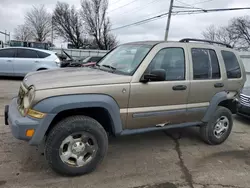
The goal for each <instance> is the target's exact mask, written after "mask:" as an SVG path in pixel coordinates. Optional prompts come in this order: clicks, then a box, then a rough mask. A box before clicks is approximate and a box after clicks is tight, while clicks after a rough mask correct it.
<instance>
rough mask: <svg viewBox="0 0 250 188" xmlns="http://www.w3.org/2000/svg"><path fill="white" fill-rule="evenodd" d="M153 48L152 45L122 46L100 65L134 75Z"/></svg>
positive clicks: (107, 56) (108, 55)
mask: <svg viewBox="0 0 250 188" xmlns="http://www.w3.org/2000/svg"><path fill="white" fill-rule="evenodd" d="M151 48H152V45H145V44H140V45H139V44H137V45H135V44H131V45H121V46H119V47H117V48H115V49H114V50H113V51H111V52H110V53H109V54H107V55H106V57H104V58H103V59H102V60H101V61H100V62H99V63H98V65H99V66H101V67H102V66H103V67H110V68H111V67H112V69H113V70H115V71H119V72H121V73H124V74H127V75H132V74H133V73H134V71H135V70H136V69H137V67H138V66H139V64H140V63H141V61H142V60H143V59H144V57H145V56H146V55H147V54H148V52H149V51H150V49H151Z"/></svg>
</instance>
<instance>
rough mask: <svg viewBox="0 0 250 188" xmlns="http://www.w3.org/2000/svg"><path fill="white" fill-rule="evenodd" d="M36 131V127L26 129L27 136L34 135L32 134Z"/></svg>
mask: <svg viewBox="0 0 250 188" xmlns="http://www.w3.org/2000/svg"><path fill="white" fill-rule="evenodd" d="M34 133H35V130H34V129H28V130H27V131H26V136H27V137H32V136H33V135H34Z"/></svg>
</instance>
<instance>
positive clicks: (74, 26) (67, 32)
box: [53, 2, 84, 48]
mask: <svg viewBox="0 0 250 188" xmlns="http://www.w3.org/2000/svg"><path fill="white" fill-rule="evenodd" d="M53 28H54V29H55V30H56V33H57V35H58V36H60V37H62V38H64V39H65V40H66V41H67V42H70V43H72V44H73V45H74V46H75V47H76V48H80V47H83V45H84V39H83V34H84V29H83V24H82V21H81V19H80V17H79V14H78V11H77V10H76V9H75V7H74V6H72V7H71V8H70V6H69V4H67V3H63V2H57V5H56V8H55V10H54V13H53Z"/></svg>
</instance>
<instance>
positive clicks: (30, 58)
mask: <svg viewBox="0 0 250 188" xmlns="http://www.w3.org/2000/svg"><path fill="white" fill-rule="evenodd" d="M60 65H61V63H60V60H59V58H58V57H57V55H56V53H55V52H52V51H48V50H40V49H35V48H26V47H10V48H3V49H0V75H1V76H25V75H26V74H27V73H29V72H34V71H40V70H47V69H56V68H60Z"/></svg>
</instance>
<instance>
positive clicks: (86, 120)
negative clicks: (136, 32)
mask: <svg viewBox="0 0 250 188" xmlns="http://www.w3.org/2000/svg"><path fill="white" fill-rule="evenodd" d="M245 80H246V76H245V69H244V66H243V63H242V61H241V59H240V58H239V55H238V54H237V52H236V51H235V50H233V49H232V48H231V47H230V46H229V45H226V44H222V43H217V42H213V41H205V40H200V39H182V40H181V41H179V42H166V41H162V42H154V41H147V42H133V43H127V44H123V45H120V46H118V47H116V48H115V49H113V50H111V51H110V52H109V53H108V54H106V56H105V57H104V58H103V59H102V60H101V61H100V62H99V63H98V64H97V65H96V66H94V67H91V68H66V69H57V70H46V71H41V72H36V73H29V74H27V75H26V77H25V78H24V79H23V81H22V83H21V86H20V90H19V94H18V96H17V97H15V98H13V99H12V101H11V103H10V105H7V106H6V107H5V124H6V125H9V126H10V128H11V131H12V134H13V136H14V137H15V138H17V139H20V140H25V141H28V143H29V144H30V145H35V146H38V145H40V144H42V143H45V146H44V150H45V157H46V159H47V161H48V163H49V165H50V166H51V167H52V169H53V170H55V171H56V172H58V173H60V174H65V175H72V176H74V175H82V174H86V173H89V172H91V171H93V170H95V169H96V167H97V166H98V164H99V163H100V162H101V161H102V160H103V158H104V157H105V155H106V153H107V150H108V135H114V136H124V135H131V134H139V133H145V132H150V131H162V130H166V129H171V128H182V127H189V126H199V127H200V135H201V138H202V139H203V140H204V141H205V142H206V143H208V144H210V145H217V144H221V143H223V142H224V141H225V140H226V139H227V138H228V136H229V135H230V132H231V130H232V127H233V118H232V114H235V113H236V106H237V101H238V96H239V93H240V90H241V89H242V87H243V85H244V83H245Z"/></svg>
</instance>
